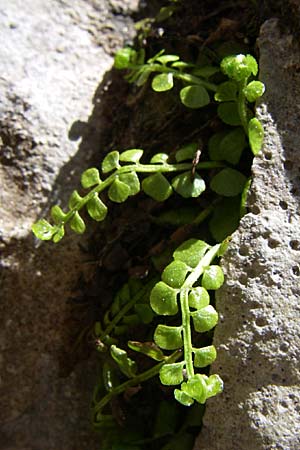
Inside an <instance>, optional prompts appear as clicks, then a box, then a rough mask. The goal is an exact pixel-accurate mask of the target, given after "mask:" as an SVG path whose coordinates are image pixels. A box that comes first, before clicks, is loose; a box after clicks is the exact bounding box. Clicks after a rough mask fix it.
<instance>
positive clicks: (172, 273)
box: [161, 261, 189, 288]
mask: <svg viewBox="0 0 300 450" xmlns="http://www.w3.org/2000/svg"><path fill="white" fill-rule="evenodd" d="M188 271H189V268H188V266H187V265H186V264H185V263H184V262H182V261H173V262H171V264H169V265H168V266H167V267H166V268H165V270H164V271H163V273H162V276H161V279H162V281H163V282H164V283H166V284H167V285H169V286H171V287H172V288H181V286H182V285H183V283H184V281H185V277H186V274H187V273H188Z"/></svg>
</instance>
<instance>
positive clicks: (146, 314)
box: [134, 304, 154, 324]
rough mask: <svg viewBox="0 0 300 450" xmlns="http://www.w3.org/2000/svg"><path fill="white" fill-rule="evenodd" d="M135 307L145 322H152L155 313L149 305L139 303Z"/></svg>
mask: <svg viewBox="0 0 300 450" xmlns="http://www.w3.org/2000/svg"><path fill="white" fill-rule="evenodd" d="M134 309H135V311H136V313H137V315H138V316H139V318H140V320H141V321H142V322H143V323H145V324H148V323H151V322H152V320H153V317H154V313H153V311H152V309H151V308H150V306H149V305H144V304H137V305H135V306H134Z"/></svg>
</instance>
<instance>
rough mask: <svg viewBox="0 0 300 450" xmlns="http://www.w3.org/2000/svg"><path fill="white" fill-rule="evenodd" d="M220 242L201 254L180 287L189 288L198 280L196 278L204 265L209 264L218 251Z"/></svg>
mask: <svg viewBox="0 0 300 450" xmlns="http://www.w3.org/2000/svg"><path fill="white" fill-rule="evenodd" d="M221 245H222V244H216V245H214V246H213V247H211V248H210V250H209V251H208V252H207V253H206V254H205V255H204V256H203V258H202V259H201V261H200V262H199V264H198V266H197V267H195V269H194V270H193V272H191V274H190V275H189V276H188V277H187V279H186V280H185V282H184V284H183V286H182V288H187V289H190V288H191V287H192V286H193V285H194V284H195V283H196V281H197V280H198V278H199V277H200V276H201V275H202V273H203V272H204V270H205V269H206V267H208V266H209V265H210V263H211V262H212V261H213V260H214V258H215V257H216V256H217V254H218V251H219V250H220V247H221Z"/></svg>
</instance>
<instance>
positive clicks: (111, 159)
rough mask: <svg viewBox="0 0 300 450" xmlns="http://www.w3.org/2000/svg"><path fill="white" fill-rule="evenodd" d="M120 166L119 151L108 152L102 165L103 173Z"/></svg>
mask: <svg viewBox="0 0 300 450" xmlns="http://www.w3.org/2000/svg"><path fill="white" fill-rule="evenodd" d="M119 167H120V164H119V152H117V151H116V150H114V151H112V152H110V153H108V154H107V155H106V156H105V158H104V159H103V161H102V165H101V168H102V172H103V173H108V172H111V171H112V170H114V169H119Z"/></svg>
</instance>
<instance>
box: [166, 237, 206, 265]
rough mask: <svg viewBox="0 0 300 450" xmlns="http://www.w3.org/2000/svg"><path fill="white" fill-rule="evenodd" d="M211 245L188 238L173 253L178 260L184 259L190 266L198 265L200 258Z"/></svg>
mask: <svg viewBox="0 0 300 450" xmlns="http://www.w3.org/2000/svg"><path fill="white" fill-rule="evenodd" d="M208 248H209V245H208V244H206V242H204V241H200V240H198V239H188V240H187V241H185V242H183V243H182V244H181V245H180V246H179V247H178V248H177V249H176V250H175V252H174V253H173V257H174V259H175V260H177V261H183V262H184V263H185V264H187V265H188V266H189V267H193V268H194V267H196V266H197V265H198V264H199V261H200V259H201V258H202V257H203V256H204V255H205V253H206V251H207V250H208Z"/></svg>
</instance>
